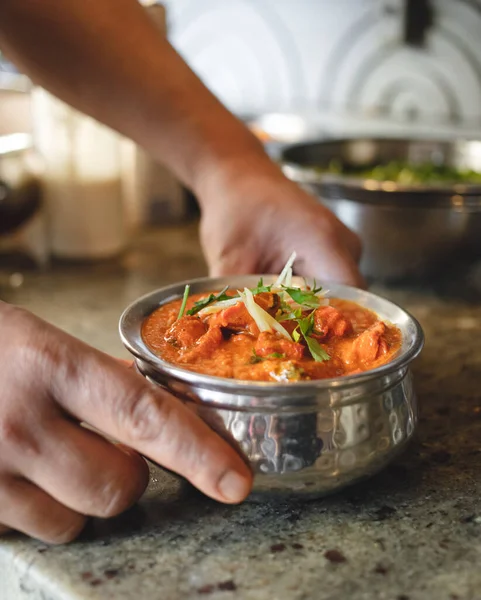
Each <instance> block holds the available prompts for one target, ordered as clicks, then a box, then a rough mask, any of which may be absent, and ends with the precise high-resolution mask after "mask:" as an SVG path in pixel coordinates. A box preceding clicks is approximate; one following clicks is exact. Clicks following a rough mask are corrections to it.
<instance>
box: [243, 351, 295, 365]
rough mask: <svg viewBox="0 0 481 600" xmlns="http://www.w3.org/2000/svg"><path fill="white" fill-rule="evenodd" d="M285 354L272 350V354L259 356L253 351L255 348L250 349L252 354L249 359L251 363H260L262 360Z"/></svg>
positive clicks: (280, 356)
mask: <svg viewBox="0 0 481 600" xmlns="http://www.w3.org/2000/svg"><path fill="white" fill-rule="evenodd" d="M285 357H286V355H285V354H281V353H280V352H273V353H272V354H268V355H267V356H259V355H258V354H257V352H256V351H255V349H254V348H253V349H252V356H251V358H250V360H249V362H250V364H251V365H255V364H257V363H260V362H262V361H264V360H269V359H271V358H285Z"/></svg>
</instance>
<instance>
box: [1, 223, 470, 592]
mask: <svg viewBox="0 0 481 600" xmlns="http://www.w3.org/2000/svg"><path fill="white" fill-rule="evenodd" d="M23 273H24V282H23V285H21V286H20V287H18V288H12V287H11V285H10V279H9V277H8V270H5V269H3V271H2V276H1V278H0V296H1V297H2V298H3V299H6V300H9V301H12V302H16V303H19V304H22V305H24V306H26V307H28V308H30V309H31V310H33V311H34V312H36V313H37V314H39V315H41V316H42V317H44V318H46V319H48V320H50V321H52V322H54V323H56V324H57V325H59V326H60V327H63V328H64V329H66V330H68V331H70V332H71V333H73V334H75V335H78V336H79V337H81V338H82V339H84V340H86V341H87V342H89V343H91V344H93V345H95V346H97V347H99V348H101V349H102V350H104V351H107V352H110V353H112V354H115V355H118V356H126V353H125V352H124V350H123V348H122V347H121V344H120V342H119V340H118V337H117V320H118V316H119V314H120V312H121V311H122V309H123V308H124V307H125V305H126V304H128V303H129V302H130V301H131V300H133V299H135V298H136V297H137V296H139V295H140V294H142V293H145V292H147V291H149V290H150V289H152V288H154V287H158V286H161V285H164V284H166V283H170V282H173V281H177V280H179V279H186V278H191V277H194V276H199V275H202V274H204V273H205V265H204V263H203V261H202V259H201V258H200V252H199V247H198V242H197V237H196V229H195V226H193V225H190V226H186V227H181V228H172V229H168V230H161V231H154V232H149V233H146V234H145V235H143V236H142V238H141V239H140V240H138V241H137V242H136V243H135V245H134V246H133V248H132V249H131V251H130V252H128V253H127V254H126V255H125V257H124V258H123V259H122V260H121V261H120V262H118V263H111V264H104V265H97V266H88V265H87V266H86V265H84V266H81V265H77V266H68V265H56V266H55V268H54V269H53V270H51V271H49V272H47V273H44V274H38V273H32V272H25V271H24V272H23ZM16 280H18V277H17V278H15V277H14V278H13V279H12V280H11V281H12V282H13V283H15V282H16ZM372 289H373V291H375V292H377V293H381V294H383V295H385V296H387V297H389V298H390V299H393V300H394V301H396V302H398V303H399V304H401V305H403V306H404V307H405V308H407V309H408V310H410V311H411V312H412V313H413V314H414V315H415V316H416V317H417V318H418V319H419V320H420V322H421V324H422V325H423V327H424V330H425V333H426V338H427V343H426V347H425V350H424V352H423V354H422V355H421V357H420V358H419V359H418V360H417V362H416V364H415V365H414V374H415V381H416V386H417V390H418V396H419V400H420V405H421V420H420V426H419V431H418V436H417V440H416V442H415V443H414V444H413V445H412V446H411V448H410V449H409V450H408V452H407V453H405V454H404V455H403V456H402V457H401V458H400V459H399V460H397V462H396V463H395V464H393V465H392V466H390V467H388V468H387V469H386V470H385V471H383V472H382V473H381V474H379V475H378V476H376V477H375V478H373V479H372V480H370V481H368V482H366V483H363V484H362V485H358V486H356V487H353V488H351V489H348V490H346V491H344V492H342V493H340V494H338V495H336V496H333V497H330V498H328V499H324V500H319V501H315V502H309V503H290V504H260V505H254V504H244V505H243V506H239V507H226V506H221V505H218V504H216V503H214V502H212V501H209V500H207V499H205V498H203V497H201V496H200V495H199V494H197V493H196V492H195V491H193V490H192V489H190V488H188V487H187V486H185V485H184V484H183V483H181V482H179V481H178V480H176V479H174V478H172V477H171V476H169V475H166V474H163V473H162V472H160V471H158V470H154V471H153V472H152V483H151V486H150V488H149V491H148V492H147V494H146V495H145V497H144V498H143V500H142V501H141V502H140V503H139V505H138V506H136V507H135V508H134V509H132V510H131V511H129V512H128V513H126V514H125V515H123V516H121V517H119V518H117V519H115V520H111V521H100V520H96V521H93V522H92V523H91V524H90V525H89V527H88V529H87V530H86V532H85V534H84V535H83V537H82V539H81V540H79V541H77V542H75V543H73V544H71V545H68V546H64V547H56V548H54V547H48V546H45V545H44V544H41V543H39V542H35V541H31V540H27V539H25V538H23V537H20V536H11V537H9V538H3V540H2V541H1V542H0V599H1V600H18V599H27V598H28V599H31V600H64V599H71V600H74V599H75V600H86V599H89V600H106V599H116V600H117V599H118V600H123V599H125V600H127V599H128V600H137V599H142V600H157V599H160V598H161V599H162V600H178V599H181V598H182V599H184V598H188V599H190V598H192V599H198V600H200V599H201V598H208V599H211V600H220V599H233V600H237V599H244V598H245V599H260V600H274V599H278V598H289V599H290V598H292V599H297V600H300V599H310V598H313V599H319V600H328V599H329V600H331V599H332V600H343V599H346V598H356V599H357V598H359V599H366V600H367V599H371V598H379V599H387V600H388V599H389V600H427V599H435V600H444V599H445V600H457V599H477V598H481V569H480V567H479V565H480V564H481V503H480V500H479V497H480V490H481V488H480V483H481V269H479V267H478V269H476V268H473V269H471V270H470V271H467V272H466V273H461V272H459V270H458V272H457V273H456V276H453V275H451V276H449V277H446V278H445V280H444V281H438V282H435V283H429V282H426V283H425V284H424V285H422V286H421V285H417V286H407V285H397V286H396V287H383V286H380V285H374V286H373V288H372Z"/></svg>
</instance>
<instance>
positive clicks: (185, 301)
mask: <svg viewBox="0 0 481 600" xmlns="http://www.w3.org/2000/svg"><path fill="white" fill-rule="evenodd" d="M189 291H190V285H186V286H185V289H184V296H183V298H182V304H181V305H180V310H179V314H178V316H177V319H180V318H182V317H183V316H184V311H185V306H186V304H187V298H188V297H189Z"/></svg>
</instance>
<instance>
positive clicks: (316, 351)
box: [293, 310, 331, 362]
mask: <svg viewBox="0 0 481 600" xmlns="http://www.w3.org/2000/svg"><path fill="white" fill-rule="evenodd" d="M314 312H315V311H314V310H313V311H312V312H311V314H310V315H308V316H307V317H305V318H304V319H298V321H297V322H298V323H299V329H300V331H301V333H302V337H303V338H304V339H305V340H306V344H307V347H308V348H309V352H310V353H311V356H312V358H313V359H314V360H315V361H316V362H324V361H325V360H329V359H330V358H331V357H330V356H329V354H328V353H327V352H326V351H325V350H324V348H323V347H322V346H321V345H320V344H319V342H318V341H317V340H316V339H315V338H313V337H311V335H310V334H311V333H312V331H313V329H314ZM298 335H299V334H298ZM293 337H294V336H293ZM299 337H300V335H299ZM294 341H298V340H296V339H295V338H294Z"/></svg>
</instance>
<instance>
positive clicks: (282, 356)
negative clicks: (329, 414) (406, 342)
mask: <svg viewBox="0 0 481 600" xmlns="http://www.w3.org/2000/svg"><path fill="white" fill-rule="evenodd" d="M213 293H216V292H213ZM208 295H209V292H206V293H202V294H196V295H192V296H190V297H189V299H188V302H187V307H186V311H187V310H189V309H190V308H192V306H193V305H194V302H196V301H197V300H199V299H202V298H206V297H207V296H208ZM275 296H276V294H274V293H261V294H258V295H256V296H254V298H255V301H256V303H257V304H259V305H260V306H261V307H262V308H264V310H266V311H267V312H270V313H271V314H272V315H273V316H274V315H275V313H276V308H275V306H274V305H275V301H273V300H275ZM181 303H182V300H181V299H179V300H174V301H172V302H169V303H167V304H164V305H163V306H161V307H160V308H158V309H157V310H156V311H154V312H153V313H152V314H151V315H150V316H149V317H147V319H146V320H145V322H144V324H143V328H142V337H143V339H144V341H145V342H146V344H147V345H148V346H149V347H150V348H151V349H152V351H153V352H154V353H155V354H157V355H158V356H160V357H161V358H162V359H164V360H165V361H167V362H170V363H172V364H174V365H177V366H179V367H183V368H185V369H189V370H192V371H197V372H199V373H205V374H208V375H215V376H217V377H227V378H232V379H242V380H255V381H281V382H284V381H285V382H290V381H302V380H309V379H326V378H330V377H339V376H342V375H349V374H353V373H359V372H362V371H367V370H369V369H373V368H375V367H378V366H380V365H382V364H384V363H387V362H389V361H390V360H391V359H392V358H393V356H394V355H395V354H396V352H397V351H398V350H399V348H400V346H401V332H400V331H399V329H398V328H397V327H395V326H394V325H392V324H388V323H385V322H383V321H380V320H379V318H378V317H377V315H376V314H375V313H373V312H372V311H370V310H368V309H365V308H363V307H361V306H359V305H358V304H356V303H354V302H350V301H348V300H340V299H336V298H331V299H330V302H329V306H322V307H320V308H317V309H316V311H315V313H314V329H313V331H312V334H311V335H312V337H314V338H315V339H316V341H318V342H319V344H320V345H321V347H322V348H323V349H324V350H325V351H326V352H327V353H328V355H329V359H328V360H324V361H321V362H317V361H315V360H314V359H313V357H312V356H311V354H310V352H309V350H308V348H307V346H306V344H305V342H303V341H302V337H301V339H300V340H299V343H296V342H294V341H289V340H287V339H286V338H285V337H282V336H281V335H280V334H278V333H269V332H263V333H259V329H258V327H257V325H256V323H255V321H254V320H253V319H252V317H251V316H250V314H249V313H248V312H247V309H246V308H245V306H244V304H243V302H242V301H241V300H240V299H239V302H238V303H237V304H236V305H235V306H233V307H229V308H225V309H223V310H221V311H219V312H217V313H215V314H210V315H207V316H205V317H199V315H198V314H197V315H193V316H188V315H186V316H183V317H182V318H180V319H177V317H178V313H179V309H180V306H181ZM184 314H185V313H184ZM306 314H309V312H307V313H306ZM282 325H283V326H284V327H285V329H287V330H288V332H289V333H292V331H293V330H294V328H295V327H296V323H295V322H290V321H284V322H282Z"/></svg>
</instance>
